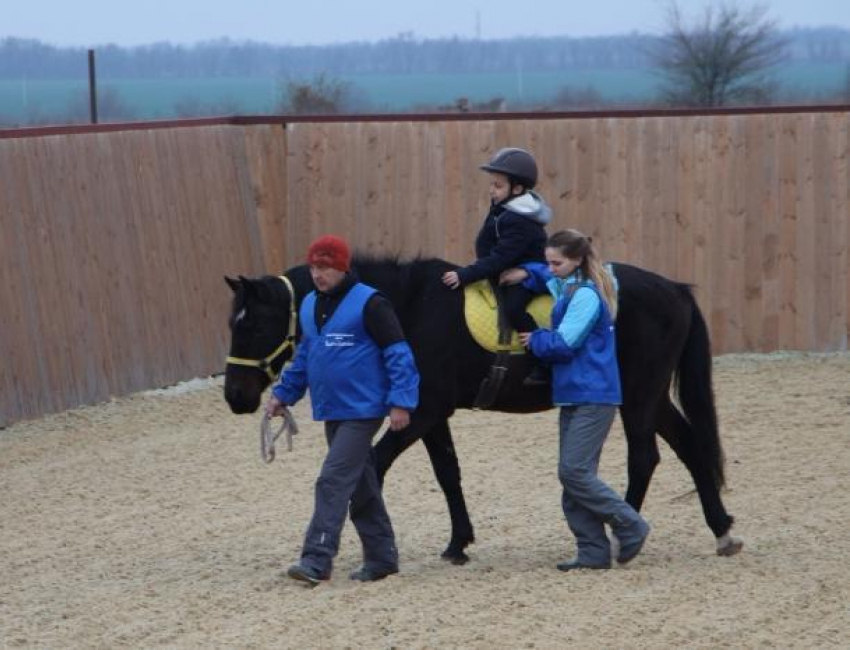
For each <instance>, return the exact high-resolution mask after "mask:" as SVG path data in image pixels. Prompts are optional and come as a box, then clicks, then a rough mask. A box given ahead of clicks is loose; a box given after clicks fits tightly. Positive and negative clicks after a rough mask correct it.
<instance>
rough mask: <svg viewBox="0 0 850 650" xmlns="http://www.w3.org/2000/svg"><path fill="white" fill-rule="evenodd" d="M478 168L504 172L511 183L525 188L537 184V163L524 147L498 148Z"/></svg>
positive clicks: (528, 188)
mask: <svg viewBox="0 0 850 650" xmlns="http://www.w3.org/2000/svg"><path fill="white" fill-rule="evenodd" d="M479 169H483V170H484V171H487V172H498V173H499V174H504V175H505V176H507V177H508V178H509V179H510V180H511V182H512V183H514V184H517V183H518V184H520V185H522V186H524V187H525V189H527V190H530V189H533V188H534V186H535V185H537V163H536V162H534V156H532V155H531V154H530V153H528V152H527V151H526V150H525V149H518V148H516V147H505V148H504V149H499V150H498V151H497V152H496V154H495V155H494V156H493V157H492V158H490V162H488V163H487V164H486V165H481V167H480V168H479Z"/></svg>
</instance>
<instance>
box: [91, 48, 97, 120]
mask: <svg viewBox="0 0 850 650" xmlns="http://www.w3.org/2000/svg"><path fill="white" fill-rule="evenodd" d="M89 109H90V113H91V123H92V124H97V80H96V76H95V72H94V50H89Z"/></svg>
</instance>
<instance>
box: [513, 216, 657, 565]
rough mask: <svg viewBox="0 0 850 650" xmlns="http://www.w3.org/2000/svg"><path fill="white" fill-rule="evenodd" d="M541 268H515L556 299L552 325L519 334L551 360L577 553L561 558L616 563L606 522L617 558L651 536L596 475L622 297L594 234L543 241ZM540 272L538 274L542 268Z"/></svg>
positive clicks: (616, 378) (610, 405) (566, 501)
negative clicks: (614, 539)
mask: <svg viewBox="0 0 850 650" xmlns="http://www.w3.org/2000/svg"><path fill="white" fill-rule="evenodd" d="M545 253H546V263H547V265H548V270H549V273H546V272H545V270H544V269H543V268H539V269H538V268H536V267H530V268H529V270H527V271H524V270H518V271H516V273H515V274H514V275H513V276H509V277H508V278H506V279H513V280H518V279H522V278H524V277H526V276H528V275H529V272H530V276H529V277H527V284H529V285H531V286H534V285H536V286H537V287H538V288H539V287H540V285H545V287H546V288H547V289H548V291H549V292H550V293H551V294H552V295H553V296H554V298H555V305H554V307H553V308H552V329H551V330H547V329H536V330H535V331H533V332H530V333H523V334H520V340H521V341H522V343H523V345H526V346H527V347H528V348H529V349H530V350H531V352H532V353H533V354H534V355H535V356H536V357H538V358H539V359H541V360H543V361H544V362H547V363H550V364H551V365H552V399H553V402H554V404H555V405H556V406H559V407H560V408H561V413H560V417H559V424H560V440H559V442H560V444H559V450H560V451H559V461H558V478H559V479H560V481H561V486H562V488H563V489H562V497H561V506H562V508H563V511H564V516H565V517H566V519H567V524H568V525H569V527H570V530H571V531H572V533H573V535H574V536H575V539H576V547H577V549H578V552H577V554H576V557H575V558H574V559H572V560H567V561H565V562H560V563H559V564H558V565H557V567H558V569H560V570H561V571H571V570H573V569H609V568H611V547H610V543H609V541H608V537H607V536H606V534H605V524H606V523H607V524H609V525H610V526H611V527H612V529H613V531H614V535H615V536H616V537H617V539H618V541H619V543H620V550H619V554H618V555H617V562H619V563H620V564H625V563H626V562H629V561H630V560H632V559H633V558H634V557H635V556H636V555H637V554H638V553H640V550H641V548H642V547H643V544H644V541H645V540H646V538H647V536H648V535H649V525H648V524H647V523H646V521H645V520H644V519H643V517H641V516H640V514H638V512H637V511H636V510H635V509H634V508H633V507H632V506H630V505H629V504H628V503H626V502H625V501H624V500H623V499H622V498H621V497H620V496H619V495H618V494H617V493H616V492H614V490H612V489H611V488H610V487H609V486H608V485H606V484H605V483H604V482H603V481H602V480H601V479H600V478H599V476H598V475H597V471H598V469H599V458H600V456H601V454H602V445H603V444H604V443H605V439H606V438H607V436H608V432H609V431H610V429H611V424H612V423H613V421H614V416H615V415H616V413H617V406H618V405H620V404H621V403H622V401H623V400H622V392H621V389H620V373H619V369H618V366H617V350H616V342H615V338H614V320H613V319H614V317H615V316H616V312H617V295H616V291H615V289H614V282H613V279H612V278H611V276H610V275H608V272H607V271H606V270H605V269H604V268H603V267H602V264H601V263H600V262H599V260H598V258H597V256H596V252H595V251H594V249H593V246H592V244H591V241H590V238H589V237H585V236H584V235H582V234H581V233H580V232H578V231H577V230H563V231H561V232H557V233H555V234H554V235H552V236H551V237H550V238H549V239H548V241H547V242H546V251H545ZM538 271H541V272H538Z"/></svg>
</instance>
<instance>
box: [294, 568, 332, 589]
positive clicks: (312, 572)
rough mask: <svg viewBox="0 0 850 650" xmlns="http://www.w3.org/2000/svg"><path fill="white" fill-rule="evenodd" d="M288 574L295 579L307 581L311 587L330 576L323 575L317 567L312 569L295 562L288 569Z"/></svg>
mask: <svg viewBox="0 0 850 650" xmlns="http://www.w3.org/2000/svg"><path fill="white" fill-rule="evenodd" d="M286 575H288V576H289V577H290V578H292V579H293V580H300V581H301V582H306V583H307V584H308V585H310V586H311V587H315V586H316V585H317V584H319V583H320V582H324V581H326V580H327V579H328V578H329V577H330V576H323V575H322V574H321V573H319V572H318V571H316V569H311V568H310V567H308V566H304V565H302V564H293V565H292V566H291V567H289V568H288V569H287V570H286Z"/></svg>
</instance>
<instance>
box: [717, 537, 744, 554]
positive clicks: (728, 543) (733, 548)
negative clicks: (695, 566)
mask: <svg viewBox="0 0 850 650" xmlns="http://www.w3.org/2000/svg"><path fill="white" fill-rule="evenodd" d="M742 548H744V540H742V539H739V538H737V537H732V536H731V535H729V534H728V533H727V534H726V535H724V536H723V537H720V538H718V540H717V554H718V555H719V556H720V557H732V556H733V555H737V554H738V553H740V551H741V549H742Z"/></svg>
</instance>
